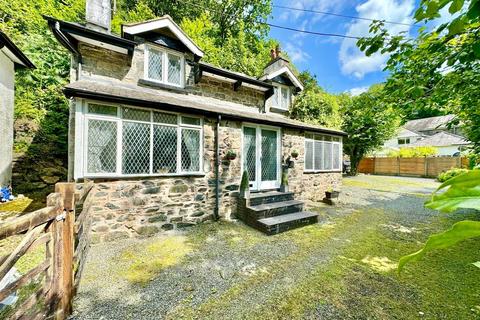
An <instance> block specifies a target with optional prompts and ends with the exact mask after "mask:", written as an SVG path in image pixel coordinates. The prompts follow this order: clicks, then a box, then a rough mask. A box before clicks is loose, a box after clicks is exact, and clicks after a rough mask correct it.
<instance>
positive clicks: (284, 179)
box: [280, 168, 288, 192]
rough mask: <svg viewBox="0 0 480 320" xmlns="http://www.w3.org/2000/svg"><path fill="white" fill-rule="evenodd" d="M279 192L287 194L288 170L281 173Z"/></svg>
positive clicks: (285, 169)
mask: <svg viewBox="0 0 480 320" xmlns="http://www.w3.org/2000/svg"><path fill="white" fill-rule="evenodd" d="M280 192H288V169H287V168H284V169H283V171H282V182H281V184H280Z"/></svg>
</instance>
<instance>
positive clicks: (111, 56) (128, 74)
mask: <svg viewBox="0 0 480 320" xmlns="http://www.w3.org/2000/svg"><path fill="white" fill-rule="evenodd" d="M136 40H137V41H139V42H140V44H139V45H137V46H136V47H135V50H134V52H133V55H132V56H131V57H130V56H129V55H126V54H121V53H117V52H114V51H110V50H107V49H103V48H99V47H94V46H91V45H88V44H84V43H82V44H80V48H79V50H80V52H81V53H82V57H83V64H82V68H81V74H80V78H82V77H83V78H85V77H88V78H96V79H102V80H109V81H112V80H113V81H121V82H124V83H129V84H135V85H137V84H139V80H141V79H143V78H144V62H145V61H144V60H145V54H144V50H145V44H143V43H141V40H140V38H139V39H136ZM185 57H186V58H185V88H184V89H181V88H180V89H171V90H175V92H177V93H179V92H181V93H184V94H192V95H200V96H205V97H211V98H216V99H219V100H223V101H229V102H234V103H239V104H243V105H244V106H247V107H252V108H256V109H261V110H263V108H264V100H265V99H264V93H263V92H260V91H258V90H254V89H252V88H247V87H240V88H239V89H238V90H237V91H235V90H233V83H231V82H225V81H220V80H218V79H215V78H211V77H208V76H206V75H204V76H203V77H202V79H201V81H200V82H199V83H195V81H194V72H193V67H192V65H191V64H192V61H193V56H192V55H191V54H186V56H185ZM72 68H73V70H74V71H73V72H71V76H74V75H75V74H76V69H75V68H77V66H76V63H75V62H74V63H72ZM71 79H74V78H73V77H71ZM142 85H144V84H142ZM159 90H170V89H168V88H161V89H159Z"/></svg>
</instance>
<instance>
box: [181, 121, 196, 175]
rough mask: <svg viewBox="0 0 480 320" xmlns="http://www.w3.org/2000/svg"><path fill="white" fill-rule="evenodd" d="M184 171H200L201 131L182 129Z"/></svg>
mask: <svg viewBox="0 0 480 320" xmlns="http://www.w3.org/2000/svg"><path fill="white" fill-rule="evenodd" d="M181 152H182V162H181V163H182V171H184V172H198V171H200V131H199V130H193V129H182V143H181Z"/></svg>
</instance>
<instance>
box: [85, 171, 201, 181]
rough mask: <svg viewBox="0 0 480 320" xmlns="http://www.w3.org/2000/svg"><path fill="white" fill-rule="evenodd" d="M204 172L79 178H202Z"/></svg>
mask: <svg viewBox="0 0 480 320" xmlns="http://www.w3.org/2000/svg"><path fill="white" fill-rule="evenodd" d="M205 175H206V173H203V172H192V173H170V174H168V173H167V174H132V175H124V174H123V175H115V174H114V175H108V174H105V175H101V174H99V175H88V174H87V175H85V176H83V177H82V178H81V179H115V180H118V179H125V180H127V179H148V178H182V177H184V178H192V177H193V178H195V177H197V178H202V177H205Z"/></svg>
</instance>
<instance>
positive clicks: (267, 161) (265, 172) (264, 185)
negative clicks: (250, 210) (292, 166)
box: [260, 129, 279, 189]
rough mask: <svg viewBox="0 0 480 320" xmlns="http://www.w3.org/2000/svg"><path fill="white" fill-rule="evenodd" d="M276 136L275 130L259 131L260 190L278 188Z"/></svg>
mask: <svg viewBox="0 0 480 320" xmlns="http://www.w3.org/2000/svg"><path fill="white" fill-rule="evenodd" d="M277 134H278V133H277V131H275V130H268V129H261V158H260V160H261V161H260V162H261V181H260V188H261V189H269V188H277V187H278V186H277V180H278V165H279V164H278V139H277Z"/></svg>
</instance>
